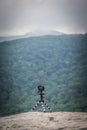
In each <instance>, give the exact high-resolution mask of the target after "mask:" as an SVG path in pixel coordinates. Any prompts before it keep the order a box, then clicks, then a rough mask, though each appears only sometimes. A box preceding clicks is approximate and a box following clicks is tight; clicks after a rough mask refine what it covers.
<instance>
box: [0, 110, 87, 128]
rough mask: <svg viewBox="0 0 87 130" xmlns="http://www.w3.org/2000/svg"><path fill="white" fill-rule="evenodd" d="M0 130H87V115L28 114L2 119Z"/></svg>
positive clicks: (61, 113) (69, 113)
mask: <svg viewBox="0 0 87 130" xmlns="http://www.w3.org/2000/svg"><path fill="white" fill-rule="evenodd" d="M0 130H87V113H81V112H53V113H43V112H28V113H22V114H16V115H12V116H6V117H0Z"/></svg>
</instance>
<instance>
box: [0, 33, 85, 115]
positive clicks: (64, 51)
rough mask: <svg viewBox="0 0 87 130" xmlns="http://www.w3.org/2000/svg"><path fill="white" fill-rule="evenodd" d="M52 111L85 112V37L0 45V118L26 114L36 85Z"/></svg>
mask: <svg viewBox="0 0 87 130" xmlns="http://www.w3.org/2000/svg"><path fill="white" fill-rule="evenodd" d="M40 84H41V85H44V86H45V94H46V95H45V99H46V101H47V103H48V104H49V105H50V106H51V108H52V109H53V111H82V112H87V35H86V34H85V35H61V36H41V37H30V38H24V39H18V40H13V41H7V42H1V43H0V116H5V115H10V114H15V113H20V112H25V111H30V110H31V108H32V106H33V105H35V103H36V102H37V101H38V100H39V95H38V92H37V86H38V85H40Z"/></svg>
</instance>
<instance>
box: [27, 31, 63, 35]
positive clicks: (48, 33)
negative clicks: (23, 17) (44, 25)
mask: <svg viewBox="0 0 87 130" xmlns="http://www.w3.org/2000/svg"><path fill="white" fill-rule="evenodd" d="M43 35H64V33H62V32H59V31H55V30H35V31H32V32H28V33H26V34H25V36H27V37H28V36H29V37H30V36H43Z"/></svg>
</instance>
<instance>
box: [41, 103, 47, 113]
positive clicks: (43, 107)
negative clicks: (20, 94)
mask: <svg viewBox="0 0 87 130" xmlns="http://www.w3.org/2000/svg"><path fill="white" fill-rule="evenodd" d="M41 106H42V109H43V112H45V111H46V109H45V105H44V102H41Z"/></svg>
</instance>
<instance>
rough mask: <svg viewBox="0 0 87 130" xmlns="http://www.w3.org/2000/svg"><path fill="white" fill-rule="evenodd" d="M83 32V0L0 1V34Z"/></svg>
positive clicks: (86, 5) (86, 27) (86, 9)
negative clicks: (53, 31)
mask: <svg viewBox="0 0 87 130" xmlns="http://www.w3.org/2000/svg"><path fill="white" fill-rule="evenodd" d="M42 30H43V31H52V30H55V31H60V32H63V33H68V34H69V33H86V32H87V0H0V35H20V34H25V33H27V32H35V31H39V32H40V31H42Z"/></svg>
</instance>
